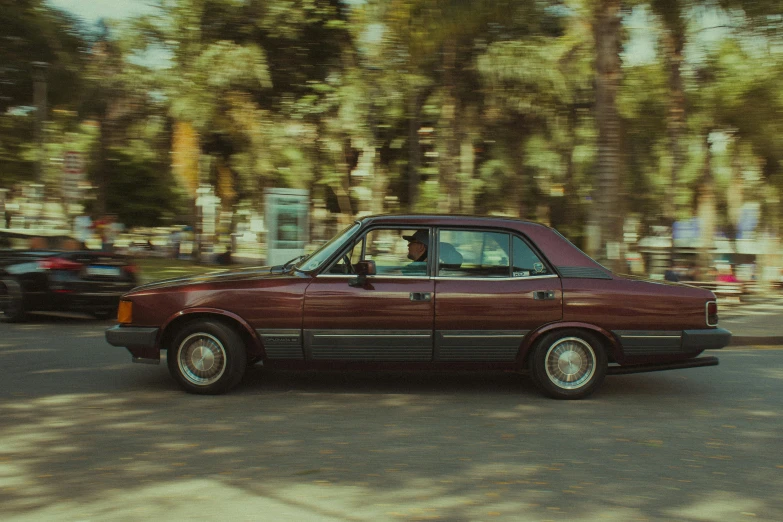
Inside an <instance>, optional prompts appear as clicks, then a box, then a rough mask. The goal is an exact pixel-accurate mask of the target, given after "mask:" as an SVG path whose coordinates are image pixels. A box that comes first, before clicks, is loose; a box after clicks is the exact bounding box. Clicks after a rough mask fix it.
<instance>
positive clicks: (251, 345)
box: [159, 308, 265, 358]
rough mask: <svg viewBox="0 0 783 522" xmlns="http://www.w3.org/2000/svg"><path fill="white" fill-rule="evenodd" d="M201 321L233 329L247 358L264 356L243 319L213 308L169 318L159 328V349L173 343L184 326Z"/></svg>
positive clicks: (187, 312)
mask: <svg viewBox="0 0 783 522" xmlns="http://www.w3.org/2000/svg"><path fill="white" fill-rule="evenodd" d="M203 320H211V321H219V322H221V323H223V324H225V325H226V326H229V327H230V328H233V329H234V330H235V331H236V332H237V334H239V336H240V338H241V339H242V342H243V343H244V345H245V351H246V352H247V354H248V356H251V357H261V358H263V357H264V356H265V353H264V349H263V346H262V345H261V340H260V339H259V338H258V336H257V335H256V333H255V330H253V328H252V327H251V326H250V325H249V324H248V323H247V322H246V321H245V320H244V319H242V318H241V317H239V316H238V315H236V314H234V313H231V312H228V311H225V310H218V309H214V308H194V309H188V310H183V311H181V312H178V313H177V314H175V315H174V316H172V317H170V318H169V319H168V320H167V321H166V323H165V324H164V325H163V327H162V328H161V330H162V331H161V335H160V338H159V345H160V347H161V348H166V347H168V346H169V344H171V343H172V342H173V341H174V338H175V337H176V336H177V332H179V331H180V330H181V329H182V328H184V327H185V326H186V325H188V324H191V323H193V322H196V321H203Z"/></svg>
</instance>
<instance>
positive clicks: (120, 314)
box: [117, 301, 133, 324]
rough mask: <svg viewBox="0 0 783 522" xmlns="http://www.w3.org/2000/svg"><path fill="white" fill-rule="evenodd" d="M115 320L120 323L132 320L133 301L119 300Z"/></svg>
mask: <svg viewBox="0 0 783 522" xmlns="http://www.w3.org/2000/svg"><path fill="white" fill-rule="evenodd" d="M117 322H118V323H120V324H130V323H132V322H133V303H132V302H130V301H120V306H119V308H117Z"/></svg>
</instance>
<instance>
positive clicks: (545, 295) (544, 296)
mask: <svg viewBox="0 0 783 522" xmlns="http://www.w3.org/2000/svg"><path fill="white" fill-rule="evenodd" d="M554 298H555V291H554V290H536V291H535V292H533V299H539V300H541V301H550V300H552V299H554Z"/></svg>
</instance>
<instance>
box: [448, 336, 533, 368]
mask: <svg viewBox="0 0 783 522" xmlns="http://www.w3.org/2000/svg"><path fill="white" fill-rule="evenodd" d="M528 332H529V330H438V331H437V332H436V335H435V360H436V361H444V362H457V361H468V362H479V361H482V362H508V361H513V360H515V359H516V357H517V353H518V352H519V346H520V345H521V344H522V339H524V337H525V335H527V333H528Z"/></svg>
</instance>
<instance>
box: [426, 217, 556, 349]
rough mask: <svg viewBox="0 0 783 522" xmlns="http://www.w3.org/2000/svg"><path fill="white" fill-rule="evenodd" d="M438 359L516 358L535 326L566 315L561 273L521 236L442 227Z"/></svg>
mask: <svg viewBox="0 0 783 522" xmlns="http://www.w3.org/2000/svg"><path fill="white" fill-rule="evenodd" d="M437 256H438V263H437V277H436V278H435V279H436V282H435V347H434V360H435V361H439V362H458V361H462V362H465V361H475V362H511V361H514V360H515V359H516V357H517V354H518V353H519V347H520V345H521V343H522V340H523V339H524V337H525V335H527V334H528V333H529V332H530V331H532V330H534V329H536V328H538V327H540V326H542V325H544V324H546V323H550V322H553V321H557V320H559V319H561V318H562V310H563V303H562V288H561V284H560V279H559V278H558V276H557V275H556V274H555V273H554V271H553V270H552V269H551V267H549V266H548V265H547V264H545V263H544V262H543V261H542V260H541V258H540V257H539V256H538V254H536V253H535V251H534V250H533V248H531V246H530V245H529V244H528V243H527V242H526V241H525V240H524V239H522V238H521V237H519V236H517V235H515V234H510V233H507V232H504V231H491V230H445V229H444V230H440V231H439V234H438V244H437Z"/></svg>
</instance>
